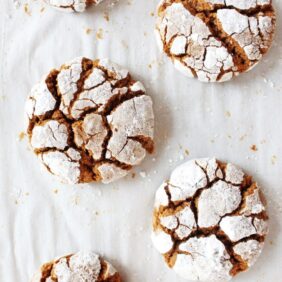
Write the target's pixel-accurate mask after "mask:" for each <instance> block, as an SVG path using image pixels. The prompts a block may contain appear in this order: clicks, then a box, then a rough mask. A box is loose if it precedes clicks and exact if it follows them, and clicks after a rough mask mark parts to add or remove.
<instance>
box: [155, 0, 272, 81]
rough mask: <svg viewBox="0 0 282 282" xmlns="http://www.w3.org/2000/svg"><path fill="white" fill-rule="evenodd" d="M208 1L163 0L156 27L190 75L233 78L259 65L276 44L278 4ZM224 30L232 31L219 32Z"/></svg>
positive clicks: (208, 78) (162, 43)
mask: <svg viewBox="0 0 282 282" xmlns="http://www.w3.org/2000/svg"><path fill="white" fill-rule="evenodd" d="M204 2H206V3H197V1H195V3H194V2H193V1H186V2H185V1H184V2H183V1H182V2H179V1H176V0H174V1H171V0H162V1H161V2H160V4H159V8H158V21H157V27H156V30H157V39H158V43H159V45H160V47H161V50H162V51H165V52H166V53H167V55H168V56H169V57H170V58H171V59H172V61H173V62H174V64H175V67H176V68H177V69H178V70H180V71H181V72H182V73H184V74H186V75H187V76H188V77H197V78H198V79H199V80H201V81H204V82H215V81H218V82H223V81H227V80H229V79H231V78H232V77H233V76H236V75H238V74H239V73H240V72H244V71H247V70H248V69H250V68H251V67H253V66H254V65H255V64H256V63H257V62H258V60H260V59H261V57H262V55H263V54H264V53H265V52H266V51H267V49H269V48H270V45H271V43H272V38H273V33H274V26H275V15H274V12H273V8H272V6H271V3H270V1H266V0H261V1H256V0H249V1H248V0H242V1H241V0H239V1H237V0H236V1H233V0H229V1H222V0H209V1H208V0H207V1H204ZM207 4H210V5H207ZM201 5H202V6H201ZM209 6H210V7H209ZM257 7H258V10H259V11H258V12H256V13H252V14H251V13H250V15H249V13H248V9H254V8H257ZM262 7H266V8H267V11H265V10H262ZM240 9H241V10H240ZM213 10H214V11H213ZM203 11H204V12H207V13H206V14H205V13H203ZM246 11H247V12H246ZM216 19H217V20H218V21H216ZM221 29H222V31H223V33H226V36H225V35H224V34H223V33H222V34H221V33H220V32H219V30H221ZM226 37H230V38H232V39H233V41H232V40H229V41H227V40H226ZM237 45H239V46H240V48H238V46H237ZM235 48H236V49H235ZM232 50H235V53H234V52H233V51H232ZM236 52H237V53H236ZM238 57H239V58H241V62H242V63H240V62H239V60H238Z"/></svg>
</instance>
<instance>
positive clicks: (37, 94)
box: [25, 79, 56, 118]
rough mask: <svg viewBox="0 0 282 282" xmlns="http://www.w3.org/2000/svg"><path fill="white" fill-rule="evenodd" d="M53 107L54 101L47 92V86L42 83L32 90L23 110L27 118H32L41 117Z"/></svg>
mask: <svg viewBox="0 0 282 282" xmlns="http://www.w3.org/2000/svg"><path fill="white" fill-rule="evenodd" d="M43 80H45V79H43ZM55 105H56V99H55V98H54V97H53V95H52V93H51V92H50V91H49V89H48V87H47V84H46V83H45V82H43V81H42V82H40V83H38V84H36V85H35V86H34V87H33V88H32V90H31V92H30V95H29V97H28V100H27V101H26V107H25V110H26V113H27V115H28V117H29V118H32V116H33V115H37V116H41V115H44V114H46V113H47V112H49V111H52V110H53V109H54V108H55Z"/></svg>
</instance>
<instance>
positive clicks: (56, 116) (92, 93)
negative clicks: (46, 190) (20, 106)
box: [26, 58, 154, 184]
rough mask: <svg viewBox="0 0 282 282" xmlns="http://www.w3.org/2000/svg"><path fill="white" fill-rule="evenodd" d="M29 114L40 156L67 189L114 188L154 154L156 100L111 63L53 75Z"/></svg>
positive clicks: (36, 91)
mask: <svg viewBox="0 0 282 282" xmlns="http://www.w3.org/2000/svg"><path fill="white" fill-rule="evenodd" d="M26 113H27V116H28V120H29V123H28V129H27V134H28V136H29V139H30V144H31V146H32V148H33V149H34V152H35V153H36V154H37V155H38V157H39V159H40V160H41V161H42V162H43V164H44V165H45V167H46V168H47V169H48V170H49V172H51V173H52V174H54V175H57V176H58V177H60V178H61V180H62V181H63V182H66V183H70V184H75V183H87V182H94V181H102V182H103V183H109V182H112V181H114V180H117V179H119V178H121V177H123V176H125V175H126V174H127V173H128V171H129V170H130V169H131V168H132V167H133V166H135V165H138V164H139V163H140V162H141V161H142V160H143V159H144V157H145V155H146V153H147V152H148V153H152V152H153V149H154V142H153V134H154V113H153V107H152V99H151V98H150V97H149V96H148V95H146V94H145V88H144V87H143V85H142V84H141V82H138V81H135V80H133V79H132V77H131V76H130V74H129V73H128V71H127V70H125V69H123V68H121V67H119V66H118V65H116V64H114V63H112V62H110V61H109V60H107V59H104V60H96V61H92V60H89V59H86V58H76V59H74V60H72V61H71V62H69V63H67V64H65V65H63V66H62V67H61V68H60V69H59V70H52V71H51V72H50V73H49V74H48V75H47V77H45V78H43V80H42V81H41V82H40V83H38V84H37V85H35V86H34V87H33V89H32V90H31V93H30V95H29V97H28V99H27V102H26Z"/></svg>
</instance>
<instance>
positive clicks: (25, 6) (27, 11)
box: [24, 3, 31, 16]
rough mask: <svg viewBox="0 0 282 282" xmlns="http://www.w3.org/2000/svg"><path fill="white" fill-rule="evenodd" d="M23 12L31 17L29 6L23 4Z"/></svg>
mask: <svg viewBox="0 0 282 282" xmlns="http://www.w3.org/2000/svg"><path fill="white" fill-rule="evenodd" d="M24 12H25V13H26V14H27V15H29V16H31V12H30V9H29V5H28V4H27V3H26V4H24Z"/></svg>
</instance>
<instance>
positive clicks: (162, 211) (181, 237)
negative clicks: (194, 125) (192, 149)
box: [152, 159, 268, 281]
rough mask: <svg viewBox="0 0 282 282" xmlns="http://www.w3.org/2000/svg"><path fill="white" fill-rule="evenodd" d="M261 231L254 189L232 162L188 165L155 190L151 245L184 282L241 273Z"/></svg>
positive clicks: (263, 219)
mask: <svg viewBox="0 0 282 282" xmlns="http://www.w3.org/2000/svg"><path fill="white" fill-rule="evenodd" d="M267 232H268V216H267V214H266V210H265V204H264V201H263V198H262V195H261V192H260V189H259V187H258V185H257V183H256V182H254V181H253V180H252V177H250V176H248V175H246V174H245V173H244V172H243V171H242V170H241V169H239V168H238V167H236V166H234V165H233V164H230V163H228V164H226V163H222V162H220V161H217V160H216V159H195V160H191V161H188V162H186V163H184V164H182V165H181V166H179V167H177V168H176V169H175V170H174V171H173V172H172V174H171V176H170V179H169V180H168V181H166V182H165V183H163V184H162V186H161V187H160V188H159V189H158V190H157V192H156V199H155V210H154V220H153V233H152V241H153V244H154V246H155V248H156V249H157V250H158V251H159V252H160V253H161V254H162V255H163V257H164V260H165V262H166V263H167V265H168V266H169V267H170V268H172V269H173V270H174V271H175V272H176V273H177V274H178V275H180V276H182V277H183V278H184V279H187V280H195V281H207V280H208V281H228V280H230V279H231V278H232V277H233V276H235V275H237V274H238V273H240V272H242V271H246V270H247V269H248V268H249V267H251V266H252V265H253V264H254V263H255V261H256V260H257V258H258V257H259V255H260V253H261V251H262V248H263V245H264V241H265V236H266V234H267Z"/></svg>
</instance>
